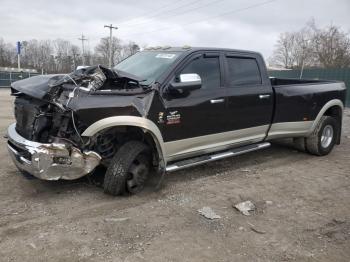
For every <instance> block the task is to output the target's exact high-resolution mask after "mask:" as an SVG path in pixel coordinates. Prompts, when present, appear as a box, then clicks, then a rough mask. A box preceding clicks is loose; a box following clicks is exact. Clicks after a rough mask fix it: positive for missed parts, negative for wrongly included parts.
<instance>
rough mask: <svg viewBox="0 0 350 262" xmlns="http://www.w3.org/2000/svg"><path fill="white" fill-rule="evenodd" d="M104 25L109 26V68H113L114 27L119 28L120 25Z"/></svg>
mask: <svg viewBox="0 0 350 262" xmlns="http://www.w3.org/2000/svg"><path fill="white" fill-rule="evenodd" d="M104 27H108V28H109V63H108V64H109V68H112V29H118V27H116V26H113V25H112V24H110V25H105V26H104Z"/></svg>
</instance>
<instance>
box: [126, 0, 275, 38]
mask: <svg viewBox="0 0 350 262" xmlns="http://www.w3.org/2000/svg"><path fill="white" fill-rule="evenodd" d="M276 1H278V0H270V1H265V2H261V3H258V4H254V5H250V6H247V7H243V8H239V9H235V10H232V11H229V12H224V13H221V14H218V15H215V16H210V17H206V18H203V19H200V20H193V21H190V22H187V23H186V24H182V25H186V26H187V25H191V24H196V23H200V22H203V21H208V20H213V19H217V18H220V17H222V16H226V15H232V14H235V13H239V12H242V11H246V10H249V9H252V8H256V7H259V6H263V5H267V4H270V3H272V2H276ZM164 30H174V28H173V27H169V26H168V27H163V28H160V29H156V30H152V31H145V32H141V33H132V34H129V36H130V35H143V34H149V33H153V32H158V31H164Z"/></svg>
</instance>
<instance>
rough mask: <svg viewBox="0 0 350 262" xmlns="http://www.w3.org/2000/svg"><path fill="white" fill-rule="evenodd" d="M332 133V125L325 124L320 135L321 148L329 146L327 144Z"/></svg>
mask: <svg viewBox="0 0 350 262" xmlns="http://www.w3.org/2000/svg"><path fill="white" fill-rule="evenodd" d="M333 135H334V130H333V126H331V125H326V126H325V127H324V128H323V131H322V136H321V146H322V147H323V148H327V147H329V145H330V144H331V143H332V140H333Z"/></svg>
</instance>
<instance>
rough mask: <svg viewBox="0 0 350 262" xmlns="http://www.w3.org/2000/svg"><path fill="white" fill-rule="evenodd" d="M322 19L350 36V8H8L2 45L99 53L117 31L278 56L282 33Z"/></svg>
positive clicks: (288, 3)
mask: <svg viewBox="0 0 350 262" xmlns="http://www.w3.org/2000/svg"><path fill="white" fill-rule="evenodd" d="M312 17H313V18H314V19H315V21H316V24H318V25H319V26H327V25H330V24H331V23H333V24H335V25H339V26H341V27H342V28H343V29H344V30H345V31H347V32H350V0H275V1H273V0H272V1H268V0H197V1H195V0H177V1H173V0H162V1H161V0H150V1H148V0H143V1H137V0H98V1H89V0H84V1H80V0H75V1H69V0H55V1H51V0H50V1H49V0H46V1H44V0H31V1H26V0H0V38H1V37H2V38H3V39H4V40H5V41H8V42H13V43H15V42H16V41H18V40H20V41H23V40H28V39H33V38H37V39H56V38H63V39H67V40H70V41H71V42H73V43H75V44H79V45H80V42H79V40H78V38H79V35H81V33H84V35H85V36H86V37H87V38H88V39H89V42H88V43H86V45H89V46H90V48H91V49H92V48H93V46H94V45H95V44H96V43H97V42H98V41H99V39H100V38H101V37H104V36H107V35H108V34H109V31H108V30H107V29H105V28H103V26H104V25H105V24H110V23H112V24H113V25H115V26H118V27H119V29H118V30H116V31H114V32H113V34H114V35H115V36H117V37H119V38H121V39H122V40H123V41H125V42H126V41H128V40H132V41H135V42H136V43H138V44H140V45H141V46H142V45H146V44H147V45H148V46H155V45H170V46H182V45H190V46H210V47H227V48H237V49H248V50H254V51H259V52H261V53H262V54H263V55H264V56H265V58H267V57H268V56H270V55H271V53H272V50H273V47H274V44H275V42H276V40H277V38H278V35H279V34H280V33H281V32H285V31H293V30H298V29H300V28H301V27H302V26H304V25H305V23H306V22H307V21H309V20H310V19H311V18H312Z"/></svg>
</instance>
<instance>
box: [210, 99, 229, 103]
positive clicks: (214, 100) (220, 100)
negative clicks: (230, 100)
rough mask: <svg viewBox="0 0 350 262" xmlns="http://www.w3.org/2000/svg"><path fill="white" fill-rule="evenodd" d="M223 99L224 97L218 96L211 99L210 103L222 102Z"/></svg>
mask: <svg viewBox="0 0 350 262" xmlns="http://www.w3.org/2000/svg"><path fill="white" fill-rule="evenodd" d="M224 101H225V99H223V98H220V99H211V100H210V103H212V104H218V103H223V102H224Z"/></svg>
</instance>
